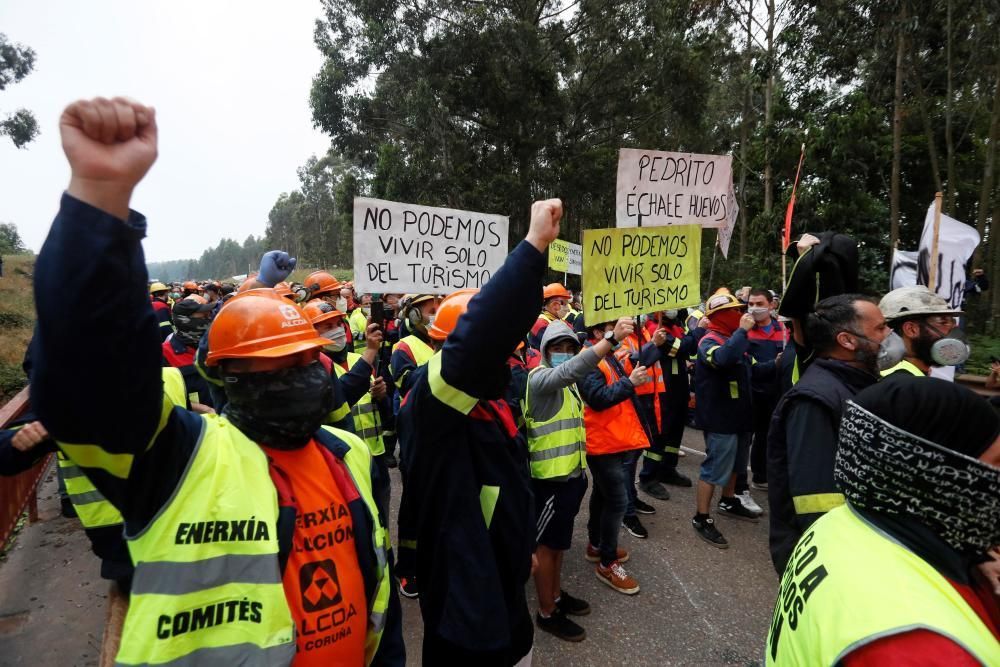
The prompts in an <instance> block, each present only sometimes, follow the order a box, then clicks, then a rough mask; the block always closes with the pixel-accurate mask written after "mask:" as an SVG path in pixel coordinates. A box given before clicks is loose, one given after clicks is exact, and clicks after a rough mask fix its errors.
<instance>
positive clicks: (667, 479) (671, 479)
mask: <svg viewBox="0 0 1000 667" xmlns="http://www.w3.org/2000/svg"><path fill="white" fill-rule="evenodd" d="M660 481H661V482H663V483H664V484H672V485H673V486H691V478H690V477H688V476H687V475H685V474H683V473H681V472H678V470H677V468H671V469H670V470H667V471H666V472H661V473H660Z"/></svg>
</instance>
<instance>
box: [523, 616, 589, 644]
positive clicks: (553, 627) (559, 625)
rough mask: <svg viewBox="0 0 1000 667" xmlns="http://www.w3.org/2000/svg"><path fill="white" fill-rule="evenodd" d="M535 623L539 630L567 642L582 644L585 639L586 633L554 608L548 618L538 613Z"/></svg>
mask: <svg viewBox="0 0 1000 667" xmlns="http://www.w3.org/2000/svg"><path fill="white" fill-rule="evenodd" d="M535 623H537V624H538V628H539V630H545V632H548V633H549V634H552V635H555V636H556V637H558V638H559V639H565V640H566V641H568V642H582V641H583V640H584V639H586V638H587V631H586V630H584V629H583V628H581V627H580V626H579V625H577V624H576V623H574V622H573V621H571V620H569V619H568V618H566V614H565V613H563V611H562V610H561V609H559V607H556V609H555V611H553V612H552V615H551V616H549V617H548V618H545V617H544V616H542V615H541V614H540V613H539V614H535Z"/></svg>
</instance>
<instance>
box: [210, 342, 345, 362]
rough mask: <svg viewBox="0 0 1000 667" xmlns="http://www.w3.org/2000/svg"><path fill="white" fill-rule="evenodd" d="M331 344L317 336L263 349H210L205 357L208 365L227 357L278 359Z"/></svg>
mask: <svg viewBox="0 0 1000 667" xmlns="http://www.w3.org/2000/svg"><path fill="white" fill-rule="evenodd" d="M329 344H330V341H329V340H327V339H326V338H322V337H320V336H317V337H316V338H309V339H306V340H300V341H296V342H294V343H285V344H284V345H277V346H275V347H269V348H265V349H263V350H252V351H250V350H248V351H246V352H222V353H218V354H213V353H212V352H211V351H209V353H208V356H207V357H206V358H205V364H206V365H207V366H217V365H218V364H219V362H220V361H224V360H226V359H276V358H278V357H290V356H292V355H293V354H298V353H300V352H308V351H309V350H314V349H317V348H324V347H326V346H327V345H329Z"/></svg>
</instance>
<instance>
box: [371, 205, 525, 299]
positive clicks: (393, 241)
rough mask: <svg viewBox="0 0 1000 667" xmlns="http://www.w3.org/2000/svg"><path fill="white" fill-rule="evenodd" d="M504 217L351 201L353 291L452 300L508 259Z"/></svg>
mask: <svg viewBox="0 0 1000 667" xmlns="http://www.w3.org/2000/svg"><path fill="white" fill-rule="evenodd" d="M508 227H509V220H508V218H507V217H506V216H502V215H490V214H486V213H472V212H470V211H457V210H454V209H450V208H433V207H430V206H417V205H414V204H401V203H398V202H391V201H384V200H381V199H368V198H366V197H357V198H355V199H354V289H355V290H357V292H358V294H366V293H385V292H391V293H403V294H405V293H411V292H414V293H417V292H418V293H427V294H450V293H451V292H454V291H455V290H460V289H465V288H480V287H482V286H483V285H485V284H486V281H488V280H489V279H490V277H491V276H492V275H493V274H494V273H496V271H497V270H498V269H499V268H500V267H501V266H502V265H503V262H504V259H506V258H507V229H508Z"/></svg>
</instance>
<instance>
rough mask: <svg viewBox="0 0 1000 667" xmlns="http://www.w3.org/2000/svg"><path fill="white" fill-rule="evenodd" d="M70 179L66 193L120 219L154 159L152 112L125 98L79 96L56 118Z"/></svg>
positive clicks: (154, 132) (154, 118)
mask: <svg viewBox="0 0 1000 667" xmlns="http://www.w3.org/2000/svg"><path fill="white" fill-rule="evenodd" d="M59 132H60V135H61V136H62V145H63V152H65V153H66V158H67V159H68V160H69V166H70V170H71V172H72V177H71V179H70V184H69V187H68V188H67V192H69V194H71V195H72V196H74V197H76V198H77V199H80V200H82V201H84V202H86V203H88V204H90V205H92V206H96V207H97V208H100V209H102V210H104V211H107V212H108V213H111V214H112V215H114V216H117V217H119V218H121V219H123V220H124V219H127V218H128V202H129V199H130V198H131V195H132V189H133V188H135V186H136V185H137V184H138V183H139V181H141V180H142V177H143V176H145V175H146V172H147V171H149V168H150V167H151V166H152V165H153V162H154V161H155V160H156V150H157V149H156V140H157V136H156V112H155V111H154V109H153V108H152V107H147V106H145V105H142V104H139V103H138V102H136V101H135V100H131V99H128V98H126V97H115V98H113V99H110V100H109V99H106V98H103V97H95V98H94V99H92V100H78V101H76V102H74V103H72V104H70V105H69V106H68V107H66V109H65V110H64V111H63V113H62V116H61V117H60V118H59Z"/></svg>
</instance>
